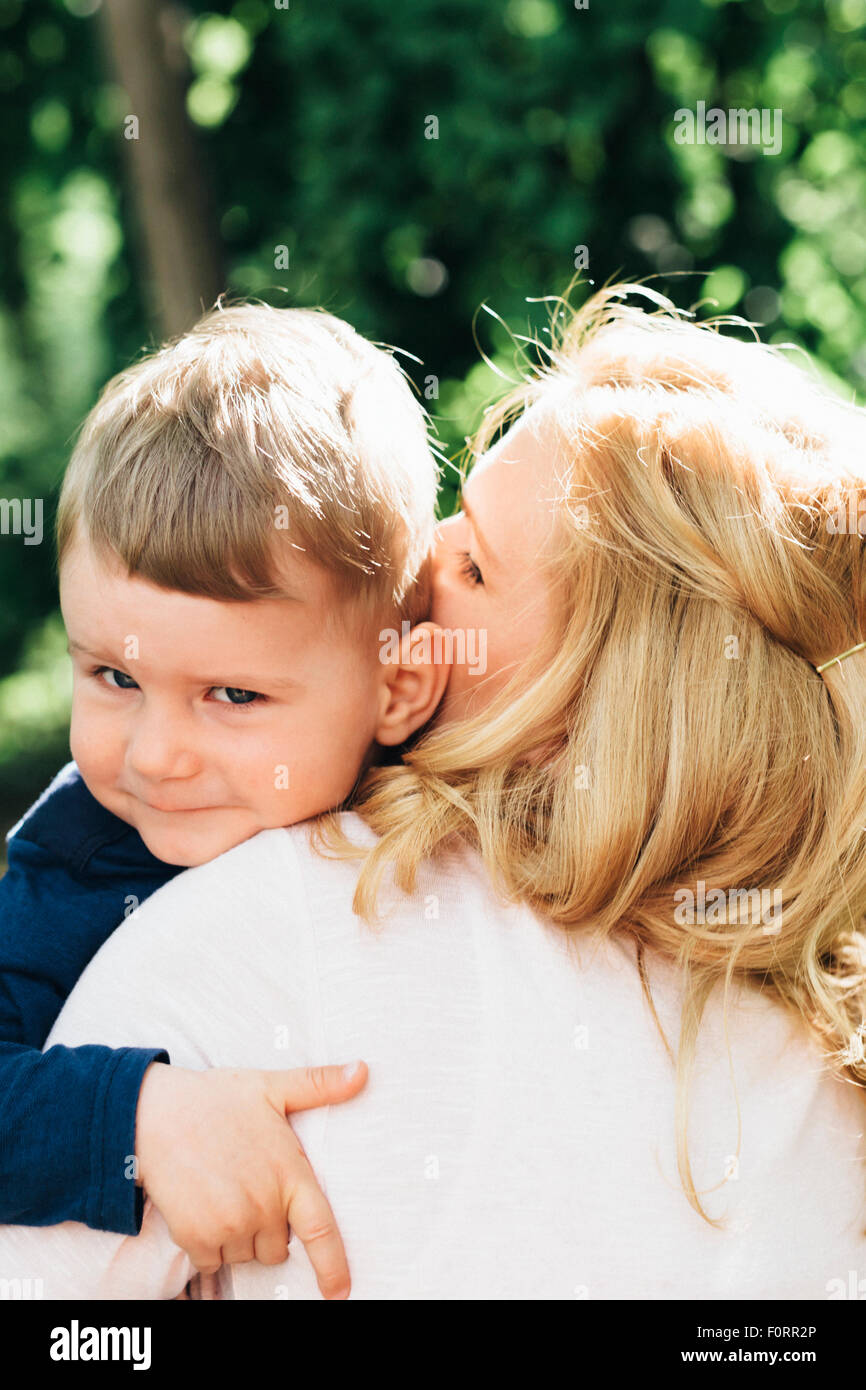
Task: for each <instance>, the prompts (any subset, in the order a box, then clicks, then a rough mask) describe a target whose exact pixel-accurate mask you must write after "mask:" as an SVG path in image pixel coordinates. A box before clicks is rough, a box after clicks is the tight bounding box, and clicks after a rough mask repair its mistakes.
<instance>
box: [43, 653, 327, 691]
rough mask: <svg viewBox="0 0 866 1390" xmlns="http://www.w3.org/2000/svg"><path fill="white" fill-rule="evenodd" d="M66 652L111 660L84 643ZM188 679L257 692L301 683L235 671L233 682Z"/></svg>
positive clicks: (196, 683)
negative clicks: (261, 687) (262, 688)
mask: <svg viewBox="0 0 866 1390" xmlns="http://www.w3.org/2000/svg"><path fill="white" fill-rule="evenodd" d="M66 650H67V651H68V652H69V654H70V656H71V655H72V653H73V652H82V653H83V654H84V655H85V656H91V657H93V658H94V660H96V661H101V662H103V663H106V662H107V661H109V660H110V659H111V658H109V657H107V656H105V655H104V654H103V653H101V652H94V651H91V649H90V647H85V646H84V644H83V643H82V642H72V641H69V642H67V643H66ZM124 664H126V665H128V664H129V663H128V662H127V663H124ZM188 679H189V682H190V684H191V685H206V686H216V687H217V688H218V687H219V686H229V685H230V687H231V689H232V690H257V689H258V688H259V686H272V687H274V688H276V689H279V690H289V689H297V687H298V685H299V684H300V682H299V681H294V680H291V679H290V678H289V677H288V676H285V677H279V676H246V675H240V674H239V673H238V672H235V671H233V672H232V680H231V682H229V681H225V680H222V681H215V680H208V679H206V678H205V677H203V676H189V677H188Z"/></svg>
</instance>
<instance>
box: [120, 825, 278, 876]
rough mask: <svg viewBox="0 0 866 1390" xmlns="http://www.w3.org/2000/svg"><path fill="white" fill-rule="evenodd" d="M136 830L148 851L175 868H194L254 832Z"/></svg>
mask: <svg viewBox="0 0 866 1390" xmlns="http://www.w3.org/2000/svg"><path fill="white" fill-rule="evenodd" d="M138 833H139V835H140V836H141V838H142V840H143V841H144V843H145V845H146V846H147V848H148V849H149V850H150V852H151V854H152V855H153V856H154V857H155V858H156V859H159V860H160V861H161V862H162V863H163V864H170V865H171V866H172V868H176V869H195V868H198V866H199V865H200V864H209V863H210V862H211V860H212V859H218V858H219V856H220V855H221V854H227V853H228V851H229V850H230V849H234V848H235V847H236V846H237V845H241V844H243V842H244V840H249V839H250V838H251V837H252V836H253V835H255V834H256V833H257V830H256V828H255V827H254V826H253V827H248V828H246V829H245V830H241V829H238V830H237V831H236V832H235V833H234V834H232V832H231V831H226V832H224V833H222V834H215V833H214V832H211V833H209V834H208V833H202V832H199V833H195V832H192V833H190V832H188V831H183V830H178V831H170V830H164V831H154V830H151V829H143V828H142V827H141V826H139V827H138Z"/></svg>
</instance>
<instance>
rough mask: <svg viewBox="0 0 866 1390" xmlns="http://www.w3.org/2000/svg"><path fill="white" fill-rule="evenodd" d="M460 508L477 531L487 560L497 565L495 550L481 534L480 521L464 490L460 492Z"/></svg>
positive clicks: (479, 544) (477, 538)
mask: <svg viewBox="0 0 866 1390" xmlns="http://www.w3.org/2000/svg"><path fill="white" fill-rule="evenodd" d="M460 510H461V511H462V513H463V515H464V516H465V517H466V520H467V521H468V522H469V524H470V525H471V527H472V530H473V531H474V532H475V539H476V540H477V542H478V548H479V550H482V551H483V552H484V556H485V560H486V561H487V562H489V563H490V564H491V565H495V564H496V556H495V555H494V554H493V551H492V550H491V549H490V547H489V545H488V544H487V542H486V541H485V539H484V537H483V535H482V534H481V532H480V530H479V529H478V521H477V518H476V516H475V513H474V511H473V510H472V508H471V507H470V505H469V501H468V498H467V497H466V494H465V493H463V492H461V494H460Z"/></svg>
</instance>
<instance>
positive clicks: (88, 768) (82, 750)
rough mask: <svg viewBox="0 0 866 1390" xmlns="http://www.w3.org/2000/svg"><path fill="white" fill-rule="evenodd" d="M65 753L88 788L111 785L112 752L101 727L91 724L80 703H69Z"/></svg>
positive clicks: (87, 713) (114, 760)
mask: <svg viewBox="0 0 866 1390" xmlns="http://www.w3.org/2000/svg"><path fill="white" fill-rule="evenodd" d="M69 749H70V752H71V753H72V756H73V758H74V759H75V762H76V763H77V764H78V769H79V771H80V773H81V775H82V777H83V778H84V780H85V782H86V783H87V784H88V786H90V787H91V790H92V789H93V787H94V785H98V784H99V783H100V782H103V781H112V782H113V781H114V777H115V774H116V767H115V763H116V751H117V750H116V749H115V746H114V742H113V740H112V739H110V738H109V737H107V730H106V728H105V727H104V724H103V723H101V722H99V721H97V720H95V719H94V718H93V717H92V716H91V715H90V713H89V711H88V710H87V707H86V703H85V702H84V701H81V700H78V699H73V704H72V719H71V721H70V725H69Z"/></svg>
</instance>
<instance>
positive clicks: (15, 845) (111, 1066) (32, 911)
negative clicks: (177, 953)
mask: <svg viewBox="0 0 866 1390" xmlns="http://www.w3.org/2000/svg"><path fill="white" fill-rule="evenodd" d="M8 864H9V867H8V870H7V872H6V874H5V875H4V877H3V878H2V879H0V1223H2V1224H6V1225H27V1226H51V1225H55V1224H56V1223H57V1222H60V1221H82V1222H84V1223H86V1224H87V1225H88V1226H93V1227H96V1228H97V1229H99V1230H108V1231H119V1232H121V1233H123V1234H125V1235H136V1234H137V1233H138V1231H139V1230H140V1229H141V1218H142V1210H143V1200H142V1194H141V1189H140V1188H139V1187H137V1186H136V1185H135V1182H134V1180H133V1178H132V1176H131V1163H130V1160H131V1156H132V1154H133V1153H134V1151H135V1113H136V1107H137V1104H138V1093H139V1090H140V1088H141V1082H142V1079H143V1076H144V1073H145V1071H146V1070H147V1068H148V1067H149V1066H150V1064H151V1062H154V1061H164V1062H167V1061H168V1060H169V1057H168V1054H167V1053H166V1052H165V1051H164V1050H163V1049H162V1048H160V1047H159V1046H158V1045H156V1046H154V1047H153V1048H135V1047H128V1048H108V1047H101V1046H96V1045H94V1046H86V1047H74V1048H68V1047H51V1048H49V1049H48V1051H47V1052H42V1051H41V1048H42V1047H43V1045H44V1043H45V1039H46V1038H47V1036H48V1034H49V1032H50V1031H51V1027H52V1025H53V1023H54V1020H55V1019H56V1017H57V1015H58V1014H59V1012H60V1010H61V1008H62V1006H63V1003H64V1001H65V1000H66V998H67V996H68V995H69V994H70V993H71V991H72V988H73V986H74V985H75V982H76V980H77V979H78V977H79V975H80V974H81V973H82V971H83V970H84V967H85V966H86V965H87V963H88V961H89V960H90V959H91V958H92V957H93V956H94V955H95V954H96V952H97V951H98V950H99V948H100V946H101V945H102V944H103V942H104V941H106V940H107V938H108V937H109V936H110V935H111V933H112V932H113V931H114V929H115V927H117V926H118V924H119V923H120V922H121V921H122V920H123V918H124V916H125V915H128V913H129V912H130V911H132V909H133V908H134V907H136V906H137V904H138V903H139V902H143V901H144V899H145V898H147V897H149V896H150V894H151V893H153V892H155V891H156V889H157V888H159V887H161V886H162V884H163V883H166V882H167V881H168V880H169V879H170V878H172V877H173V876H174V875H175V874H176V873H179V872H180V871H179V870H178V869H176V868H174V867H173V866H171V865H168V864H163V863H162V861H161V860H158V859H156V858H154V856H153V855H152V854H150V852H149V850H148V849H147V848H146V846H145V845H144V842H143V841H142V839H141V837H140V836H139V835H138V833H137V832H136V831H135V830H133V829H132V828H131V827H130V826H128V825H127V824H126V823H125V822H124V821H121V820H119V819H118V818H117V817H116V816H113V815H112V814H111V812H109V811H106V810H105V808H104V807H102V806H100V805H99V803H98V802H97V801H96V800H95V799H94V798H93V797H92V796H91V794H90V792H89V791H88V790H87V788H86V786H85V785H84V782H83V781H82V779H81V775H80V773H79V772H78V769H77V768H76V767H75V764H74V763H72V764H70V765H69V766H68V767H66V768H64V769H63V771H62V772H61V773H59V774H58V776H57V777H56V778H55V780H54V781H53V782H52V784H51V786H50V787H49V788H48V789H47V791H46V792H44V793H43V795H42V796H41V797H40V798H39V800H38V801H37V802H36V804H35V806H34V807H33V808H32V809H31V810H30V811H29V812H28V814H27V815H26V816H25V817H24V819H23V820H22V821H21V822H20V823H19V824H18V825H17V826H16V827H15V829H14V830H13V831H12V833H11V835H10V837H9V841H8ZM155 1042H156V1043H157V1044H158V1039H155Z"/></svg>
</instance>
